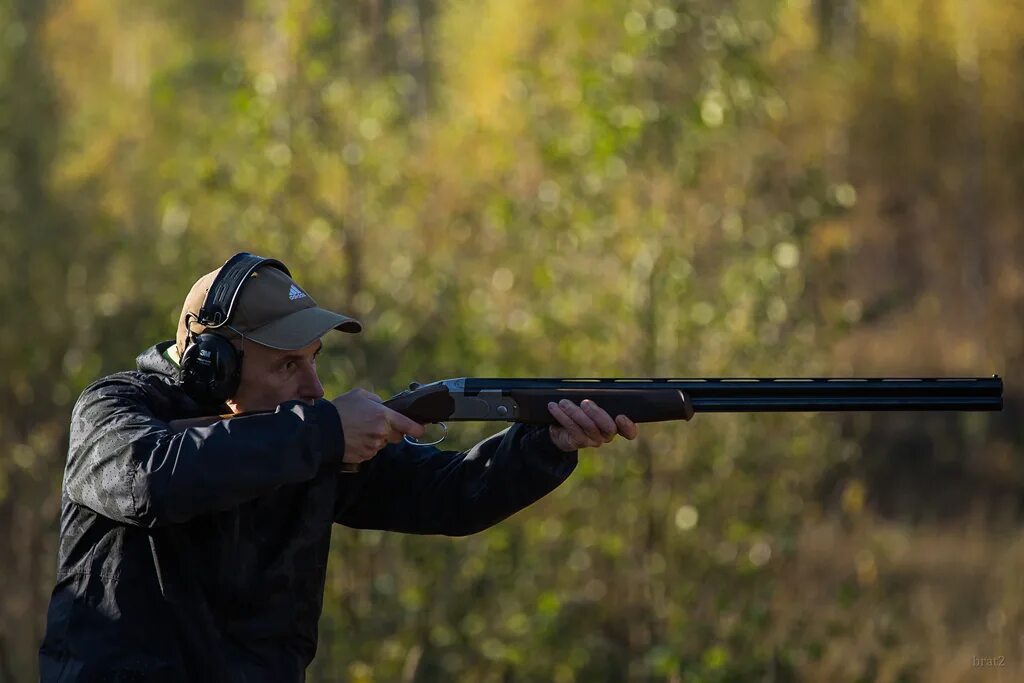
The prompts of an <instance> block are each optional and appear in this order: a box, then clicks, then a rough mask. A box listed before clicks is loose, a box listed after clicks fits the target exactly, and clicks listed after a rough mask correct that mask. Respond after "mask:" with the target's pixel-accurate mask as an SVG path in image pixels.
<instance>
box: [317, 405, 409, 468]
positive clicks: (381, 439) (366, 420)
mask: <svg viewBox="0 0 1024 683" xmlns="http://www.w3.org/2000/svg"><path fill="white" fill-rule="evenodd" d="M383 401H384V400H383V399H382V398H381V397H380V396H378V395H377V394H374V393H371V392H369V391H366V390H365V389H353V390H352V391H349V392H346V393H344V394H342V395H341V396H338V397H337V398H335V399H332V400H331V403H333V404H334V407H335V408H336V409H337V410H338V415H340V416H341V428H342V429H343V430H344V431H345V456H344V457H343V458H342V462H347V463H360V462H363V461H364V460H369V459H370V458H372V457H373V456H375V455H377V452H378V451H380V449H382V448H384V446H386V445H388V443H398V442H399V441H401V440H402V437H403V436H404V435H406V434H411V435H412V436H413V437H415V438H419V437H421V436H423V434H424V433H425V432H426V429H425V428H424V427H423V425H421V424H420V423H418V422H415V421H414V420H410V419H409V418H407V417H406V416H405V415H402V414H401V413H397V412H395V411H394V410H391V409H390V408H388V407H387V406H384V405H382V403H383Z"/></svg>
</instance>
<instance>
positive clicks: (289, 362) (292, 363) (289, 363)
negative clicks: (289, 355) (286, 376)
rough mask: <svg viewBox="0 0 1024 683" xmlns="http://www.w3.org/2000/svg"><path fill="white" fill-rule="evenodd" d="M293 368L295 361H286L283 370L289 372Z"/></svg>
mask: <svg viewBox="0 0 1024 683" xmlns="http://www.w3.org/2000/svg"><path fill="white" fill-rule="evenodd" d="M294 367H295V361H293V360H290V361H288V362H287V363H285V364H284V369H285V370H291V369H292V368H294Z"/></svg>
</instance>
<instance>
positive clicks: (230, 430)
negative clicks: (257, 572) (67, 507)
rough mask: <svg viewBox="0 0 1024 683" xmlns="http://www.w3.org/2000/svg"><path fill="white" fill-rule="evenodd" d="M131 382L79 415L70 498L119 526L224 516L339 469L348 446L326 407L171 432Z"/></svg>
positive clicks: (91, 391) (86, 401)
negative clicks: (280, 489) (216, 514)
mask: <svg viewBox="0 0 1024 683" xmlns="http://www.w3.org/2000/svg"><path fill="white" fill-rule="evenodd" d="M145 399H146V397H145V393H144V390H143V389H142V388H140V387H138V386H135V385H133V384H132V383H131V382H129V381H127V380H125V379H118V378H116V377H115V378H106V379H104V380H100V381H99V382H97V383H95V384H93V385H92V386H90V387H89V388H88V389H87V390H86V391H85V392H84V393H83V394H82V396H81V398H79V400H78V402H77V403H76V404H75V408H74V411H73V412H72V422H71V441H70V447H69V449H68V462H67V468H66V470H65V475H64V486H65V489H66V491H67V494H68V496H69V498H70V499H71V500H72V501H74V502H75V503H78V504H81V505H85V506H86V507H89V508H91V509H93V510H95V511H96V512H99V513H100V514H102V515H104V516H106V517H110V518H111V519H115V520H117V521H120V522H125V523H128V524H133V525H137V526H145V527H154V526H161V525H164V524H174V523H178V522H182V521H185V520H187V519H189V518H191V517H194V516H196V515H201V514H205V513H211V512H218V511H221V510H226V509H229V508H231V507H234V506H236V505H238V504H239V503H242V502H244V501H246V500H250V499H252V498H255V497H257V496H259V495H261V494H264V493H267V492H269V491H272V490H274V489H275V488H277V487H279V486H282V485H284V484H289V483H295V482H300V481H306V480H308V479H312V478H313V477H315V476H317V475H318V474H319V473H320V472H322V471H324V470H325V469H327V468H334V469H337V468H338V467H339V466H340V465H341V461H342V456H343V455H344V436H343V432H342V427H341V420H340V419H339V417H338V413H337V410H336V409H335V408H334V406H333V405H331V404H330V402H328V401H322V400H321V401H316V403H315V404H314V405H309V404H306V403H303V402H300V401H288V402H286V403H282V404H281V405H280V406H278V407H277V410H275V411H274V412H267V413H261V414H254V415H247V416H241V417H236V418H234V419H231V420H221V421H217V422H214V423H213V424H210V425H209V426H206V427H191V428H187V429H185V430H183V431H179V432H173V431H172V430H171V429H170V427H169V425H168V423H166V422H164V421H162V420H160V419H158V418H156V417H155V416H154V415H153V413H152V411H151V409H150V408H149V406H148V405H147V403H146V400H145Z"/></svg>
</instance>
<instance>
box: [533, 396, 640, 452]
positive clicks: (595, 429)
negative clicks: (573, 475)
mask: <svg viewBox="0 0 1024 683" xmlns="http://www.w3.org/2000/svg"><path fill="white" fill-rule="evenodd" d="M548 412H550V413H551V415H552V416H554V418H555V419H556V420H558V425H561V426H558V425H551V427H550V428H549V429H550V430H551V440H552V441H554V442H555V445H556V446H558V447H559V448H561V449H562V450H563V451H575V450H577V449H580V448H586V447H590V448H597V447H599V446H601V445H603V444H606V443H608V442H609V441H611V440H612V439H614V438H615V436H616V435H617V434H620V435H622V436H624V437H626V438H627V439H630V440H632V439H635V438H636V437H637V434H638V433H639V430H638V429H637V426H636V423H635V422H633V421H632V420H630V419H629V418H628V417H626V416H625V415H618V416H616V418H615V420H612V418H611V416H610V415H609V414H608V413H606V412H605V411H604V410H602V409H601V408H599V407H598V406H597V404H596V403H594V402H593V401H591V400H590V399H583V402H582V403H581V404H580V405H576V404H575V403H573V402H572V401H570V400H569V399H566V398H563V399H562V400H561V401H559V402H558V403H549V404H548Z"/></svg>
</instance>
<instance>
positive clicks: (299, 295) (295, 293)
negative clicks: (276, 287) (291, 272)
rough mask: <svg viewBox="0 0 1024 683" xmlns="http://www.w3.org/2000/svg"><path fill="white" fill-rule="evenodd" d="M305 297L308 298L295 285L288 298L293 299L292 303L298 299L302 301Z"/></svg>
mask: <svg viewBox="0 0 1024 683" xmlns="http://www.w3.org/2000/svg"><path fill="white" fill-rule="evenodd" d="M304 296H306V293H305V292H303V291H302V290H301V289H299V288H298V286H297V285H295V284H293V285H292V288H291V289H289V290H288V298H289V299H291V300H292V301H295V300H296V299H301V298H302V297H304Z"/></svg>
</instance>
